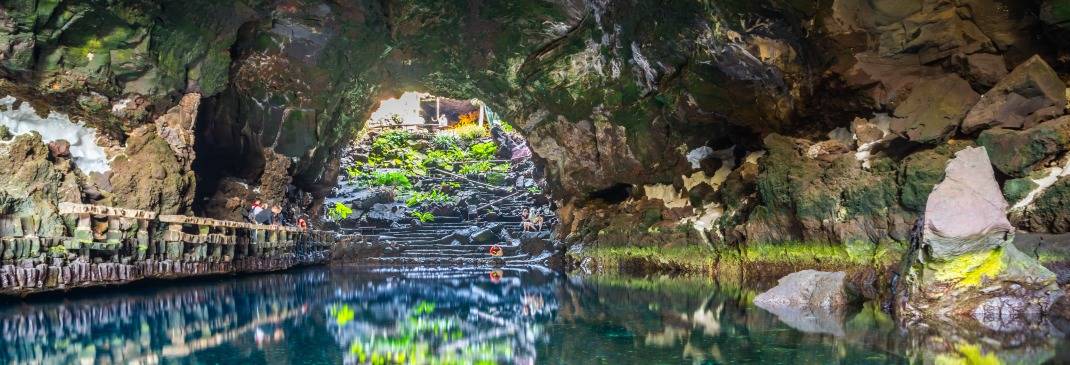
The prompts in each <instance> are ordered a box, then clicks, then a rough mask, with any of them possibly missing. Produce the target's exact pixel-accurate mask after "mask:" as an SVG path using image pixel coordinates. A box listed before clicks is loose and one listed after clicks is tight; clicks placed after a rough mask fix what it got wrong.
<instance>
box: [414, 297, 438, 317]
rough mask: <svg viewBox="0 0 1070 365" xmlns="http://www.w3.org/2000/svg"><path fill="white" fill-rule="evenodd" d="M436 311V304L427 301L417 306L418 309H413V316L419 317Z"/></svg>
mask: <svg viewBox="0 0 1070 365" xmlns="http://www.w3.org/2000/svg"><path fill="white" fill-rule="evenodd" d="M434 311H435V303H431V302H428V301H426V300H421V301H420V302H419V303H417V304H416V308H413V309H412V314H413V315H417V316H418V315H421V314H430V313H431V312H434Z"/></svg>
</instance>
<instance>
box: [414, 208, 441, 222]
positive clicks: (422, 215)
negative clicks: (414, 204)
mask: <svg viewBox="0 0 1070 365" xmlns="http://www.w3.org/2000/svg"><path fill="white" fill-rule="evenodd" d="M412 217H413V218H416V220H419V221H420V222H421V223H427V222H434V221H435V215H434V214H431V213H430V212H421V211H418V210H414V211H413V212H412Z"/></svg>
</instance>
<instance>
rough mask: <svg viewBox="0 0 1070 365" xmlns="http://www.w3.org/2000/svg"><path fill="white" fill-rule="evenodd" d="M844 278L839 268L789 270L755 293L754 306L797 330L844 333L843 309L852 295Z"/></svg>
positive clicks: (841, 334) (838, 334)
mask: <svg viewBox="0 0 1070 365" xmlns="http://www.w3.org/2000/svg"><path fill="white" fill-rule="evenodd" d="M845 277H846V274H845V273H844V272H842V271H840V272H822V271H815V270H803V271H799V272H795V273H791V274H788V275H787V276H785V277H783V278H780V281H779V284H777V286H776V287H773V288H772V289H769V290H768V291H766V292H764V293H761V294H758V295H757V296H755V297H754V305H756V306H758V307H761V308H762V309H765V310H767V311H769V312H772V313H773V314H775V315H776V316H777V317H778V318H780V320H781V321H783V322H784V323H785V324H787V325H789V326H791V327H792V328H795V329H798V330H800V331H803V332H810V333H828V334H833V335H837V336H843V333H844V332H843V309H844V307H845V306H846V305H847V304H848V303H849V302H850V298H851V296H850V295H849V293H848V291H847V288H846V281H845Z"/></svg>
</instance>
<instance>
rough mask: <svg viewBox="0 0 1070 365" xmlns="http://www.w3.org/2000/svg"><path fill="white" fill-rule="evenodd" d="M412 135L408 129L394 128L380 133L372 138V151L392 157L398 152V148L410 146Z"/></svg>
mask: <svg viewBox="0 0 1070 365" xmlns="http://www.w3.org/2000/svg"><path fill="white" fill-rule="evenodd" d="M411 137H412V135H411V134H409V132H408V131H406V130H400V129H399V130H392V131H388V132H385V133H383V134H380V135H379V136H377V137H375V139H374V140H372V153H374V154H380V155H383V156H384V157H392V156H395V155H396V154H397V150H399V149H403V148H406V147H408V146H409V138H411Z"/></svg>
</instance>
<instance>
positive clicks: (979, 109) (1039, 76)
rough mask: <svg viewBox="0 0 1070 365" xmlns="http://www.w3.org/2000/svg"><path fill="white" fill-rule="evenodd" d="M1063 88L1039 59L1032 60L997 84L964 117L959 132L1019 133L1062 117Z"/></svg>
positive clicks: (1063, 103) (1056, 77)
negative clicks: (1001, 130) (1008, 130)
mask: <svg viewBox="0 0 1070 365" xmlns="http://www.w3.org/2000/svg"><path fill="white" fill-rule="evenodd" d="M1065 108H1066V84H1065V83H1064V82H1063V81H1062V80H1060V79H1059V74H1057V73H1055V70H1053V69H1052V68H1051V66H1048V64H1047V63H1046V62H1044V60H1043V59H1042V58H1040V56H1033V57H1032V58H1030V59H1029V60H1027V61H1025V62H1023V63H1022V64H1021V65H1018V67H1015V68H1014V71H1011V73H1010V74H1008V75H1007V76H1006V77H1004V78H1003V80H1000V81H999V82H998V83H996V86H993V87H992V89H991V90H988V92H986V93H985V94H984V97H982V98H981V100H980V101H978V102H977V105H974V106H973V108H971V109H970V111H969V113H967V114H966V119H964V120H963V121H962V130H963V131H964V132H966V133H971V132H975V131H978V130H982V129H987V128H991V127H995V126H1000V127H1004V128H1012V129H1021V128H1029V127H1031V126H1033V125H1036V124H1037V123H1040V122H1042V121H1044V120H1047V119H1051V118H1053V117H1056V116H1059V115H1062V114H1063V113H1064V112H1065Z"/></svg>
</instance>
